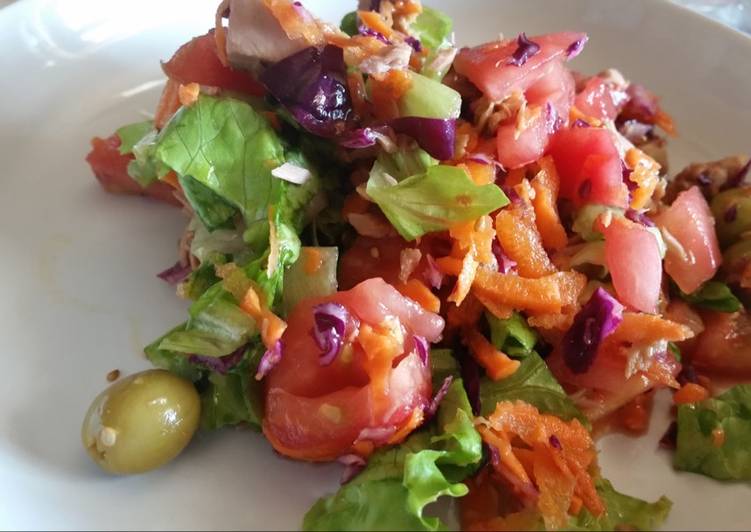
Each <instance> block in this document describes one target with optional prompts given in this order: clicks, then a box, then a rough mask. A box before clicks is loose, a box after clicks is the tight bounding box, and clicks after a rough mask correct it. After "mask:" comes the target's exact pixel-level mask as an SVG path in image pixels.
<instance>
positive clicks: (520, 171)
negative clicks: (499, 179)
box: [503, 168, 527, 187]
mask: <svg viewBox="0 0 751 532" xmlns="http://www.w3.org/2000/svg"><path fill="white" fill-rule="evenodd" d="M526 177H527V171H526V170H525V169H524V168H514V169H513V170H509V171H508V173H507V174H506V178H505V179H504V180H503V184H504V185H506V186H507V187H515V186H516V185H518V184H519V183H521V182H522V181H523V180H524V179H526Z"/></svg>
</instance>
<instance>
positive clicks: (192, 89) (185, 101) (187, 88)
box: [177, 83, 201, 107]
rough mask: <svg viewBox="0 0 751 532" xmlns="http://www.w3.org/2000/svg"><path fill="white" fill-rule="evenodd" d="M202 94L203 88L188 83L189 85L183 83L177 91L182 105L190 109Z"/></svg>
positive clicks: (196, 84)
mask: <svg viewBox="0 0 751 532" xmlns="http://www.w3.org/2000/svg"><path fill="white" fill-rule="evenodd" d="M200 93H201V86H200V85H199V84H198V83H188V84H187V85H183V84H182V83H181V84H180V86H179V87H178V89H177V97H178V99H179V100H180V104H181V105H184V106H185V107H190V106H191V105H193V104H194V103H196V102H197V101H198V95H199V94H200Z"/></svg>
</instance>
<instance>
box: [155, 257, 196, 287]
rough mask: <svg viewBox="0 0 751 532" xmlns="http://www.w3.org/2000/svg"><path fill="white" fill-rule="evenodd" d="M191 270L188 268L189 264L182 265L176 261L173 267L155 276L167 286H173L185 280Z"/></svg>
mask: <svg viewBox="0 0 751 532" xmlns="http://www.w3.org/2000/svg"><path fill="white" fill-rule="evenodd" d="M192 271H193V270H192V269H191V268H190V264H186V265H183V264H181V263H180V261H177V262H176V263H175V264H174V265H173V266H170V267H169V268H167V269H166V270H164V271H162V272H159V273H157V274H156V276H157V277H159V278H160V279H161V280H162V281H166V282H168V283H169V284H172V285H175V284H177V283H179V282H182V281H183V280H185V278H186V277H188V275H190V273H191V272H192Z"/></svg>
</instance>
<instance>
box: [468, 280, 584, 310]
mask: <svg viewBox="0 0 751 532" xmlns="http://www.w3.org/2000/svg"><path fill="white" fill-rule="evenodd" d="M581 275H582V274H580V273H577V272H558V273H555V274H552V275H546V276H544V277H540V278H537V279H527V278H525V277H519V276H518V275H513V274H504V273H499V272H492V271H488V270H485V269H479V270H478V271H477V274H476V275H475V283H474V285H473V291H474V292H476V293H477V294H480V295H481V296H484V297H486V298H487V299H490V300H492V301H494V302H495V303H496V304H499V305H503V306H507V307H511V308H513V309H515V310H527V311H531V312H535V313H539V314H553V313H557V312H560V311H561V308H562V307H563V305H564V299H563V296H562V294H561V286H562V285H564V284H565V283H567V282H571V281H570V279H569V278H571V277H578V276H581Z"/></svg>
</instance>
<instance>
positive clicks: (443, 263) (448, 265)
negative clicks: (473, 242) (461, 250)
mask: <svg viewBox="0 0 751 532" xmlns="http://www.w3.org/2000/svg"><path fill="white" fill-rule="evenodd" d="M435 264H436V266H437V267H438V269H439V270H440V272H441V273H443V274H444V275H459V274H460V273H461V271H462V260H461V259H457V258H456V257H439V258H437V259H435Z"/></svg>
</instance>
